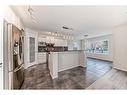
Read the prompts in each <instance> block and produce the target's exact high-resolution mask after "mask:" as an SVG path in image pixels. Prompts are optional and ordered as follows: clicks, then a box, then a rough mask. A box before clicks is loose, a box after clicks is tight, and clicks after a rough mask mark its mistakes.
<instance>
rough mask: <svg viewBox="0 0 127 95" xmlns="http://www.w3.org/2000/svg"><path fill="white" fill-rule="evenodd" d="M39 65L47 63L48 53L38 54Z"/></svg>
mask: <svg viewBox="0 0 127 95" xmlns="http://www.w3.org/2000/svg"><path fill="white" fill-rule="evenodd" d="M38 63H46V52H39V53H38Z"/></svg>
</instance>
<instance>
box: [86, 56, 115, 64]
mask: <svg viewBox="0 0 127 95" xmlns="http://www.w3.org/2000/svg"><path fill="white" fill-rule="evenodd" d="M87 58H90V59H97V60H102V61H107V62H112V63H113V61H111V60H104V59H100V58H93V57H87Z"/></svg>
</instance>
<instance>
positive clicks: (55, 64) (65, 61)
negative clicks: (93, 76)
mask: <svg viewBox="0 0 127 95" xmlns="http://www.w3.org/2000/svg"><path fill="white" fill-rule="evenodd" d="M48 62H49V70H50V74H51V77H52V78H53V79H54V78H57V77H58V72H61V71H64V70H67V69H71V68H74V67H78V66H82V67H86V63H87V60H86V56H85V51H83V50H69V51H61V52H50V54H49V61H48Z"/></svg>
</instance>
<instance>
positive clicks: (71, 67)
mask: <svg viewBox="0 0 127 95" xmlns="http://www.w3.org/2000/svg"><path fill="white" fill-rule="evenodd" d="M79 66H80V65H79ZM79 66H74V67H71V68H67V69H62V70H59V71H58V72H62V71H65V70H69V69H73V68H76V67H79ZM80 67H83V68H86V67H87V66H80Z"/></svg>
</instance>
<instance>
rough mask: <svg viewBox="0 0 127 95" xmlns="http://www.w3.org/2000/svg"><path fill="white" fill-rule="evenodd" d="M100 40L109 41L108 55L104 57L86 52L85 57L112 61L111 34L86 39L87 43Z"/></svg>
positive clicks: (103, 55)
mask: <svg viewBox="0 0 127 95" xmlns="http://www.w3.org/2000/svg"><path fill="white" fill-rule="evenodd" d="M101 40H102V41H103V40H108V41H109V54H108V55H105V54H95V53H88V52H87V57H91V58H97V59H102V60H108V61H113V35H112V34H109V35H105V36H99V37H94V38H88V39H87V41H88V43H89V42H95V41H101Z"/></svg>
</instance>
